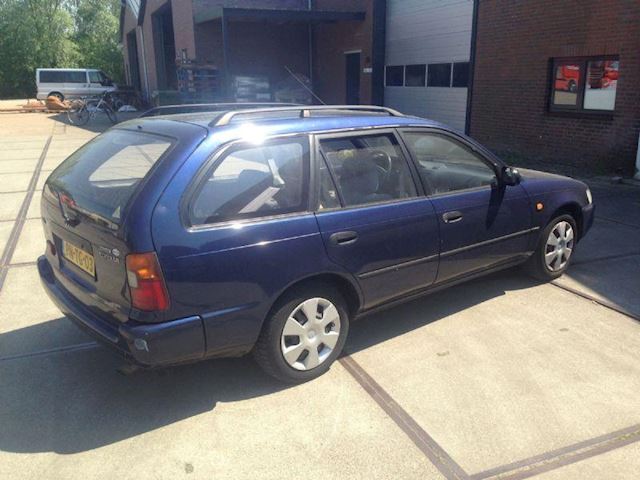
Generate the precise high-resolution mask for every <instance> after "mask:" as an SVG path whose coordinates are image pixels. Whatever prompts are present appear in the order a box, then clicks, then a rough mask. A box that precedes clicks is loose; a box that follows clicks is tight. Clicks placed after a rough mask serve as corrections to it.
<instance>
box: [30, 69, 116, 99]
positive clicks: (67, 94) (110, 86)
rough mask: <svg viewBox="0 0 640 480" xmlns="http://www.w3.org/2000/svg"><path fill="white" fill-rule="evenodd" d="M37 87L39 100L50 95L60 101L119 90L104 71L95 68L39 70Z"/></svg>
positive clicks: (37, 71)
mask: <svg viewBox="0 0 640 480" xmlns="http://www.w3.org/2000/svg"><path fill="white" fill-rule="evenodd" d="M36 86H37V87H38V94H37V98H38V99H39V100H45V99H46V98H47V97H48V96H49V95H53V96H55V97H58V98H59V99H60V100H64V99H65V98H77V97H86V96H90V95H101V94H102V93H103V92H104V91H105V90H108V91H114V90H116V89H117V86H116V85H114V83H113V81H112V80H111V79H110V78H109V77H108V76H107V75H105V73H104V72H103V71H102V70H96V69H94V68H38V69H36Z"/></svg>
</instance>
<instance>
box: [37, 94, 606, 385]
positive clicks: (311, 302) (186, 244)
mask: <svg viewBox="0 0 640 480" xmlns="http://www.w3.org/2000/svg"><path fill="white" fill-rule="evenodd" d="M203 110H206V109H203ZM41 208H42V218H43V222H44V231H45V235H46V243H47V248H46V252H45V254H44V255H43V256H41V257H40V258H39V259H38V269H39V273H40V276H41V279H42V283H43V285H44V287H45V289H46V291H47V292H48V294H49V296H50V297H51V298H52V299H53V300H54V302H55V303H56V304H57V305H58V307H59V308H60V309H61V311H62V312H63V313H64V314H65V315H66V316H67V317H68V318H70V319H71V320H72V321H74V322H75V323H76V324H77V325H79V326H80V327H81V328H83V329H85V330H86V331H87V332H89V333H90V334H91V335H93V336H94V337H96V338H97V339H98V340H100V341H101V342H102V343H104V344H105V345H107V346H110V347H112V348H113V349H115V350H116V351H117V352H119V353H120V354H122V355H123V356H124V357H125V358H126V359H127V360H128V361H129V362H131V363H133V364H135V365H139V366H146V367H152V366H166V365H175V364H180V363H186V362H194V361H199V360H203V359H207V358H212V357H222V356H240V355H244V354H246V353H248V352H252V353H253V354H254V356H255V358H256V360H257V362H258V363H259V364H260V365H261V366H262V368H263V369H264V370H265V371H266V372H268V373H269V374H271V375H273V376H275V377H276V378H278V379H280V380H282V381H286V382H301V381H306V380H309V379H311V378H314V377H317V376H318V375H320V374H322V373H323V372H325V371H326V370H328V369H329V367H330V365H331V363H332V362H333V361H334V360H335V359H336V358H337V357H338V355H339V354H340V352H341V350H342V348H343V345H344V344H345V340H346V338H347V333H348V330H349V323H350V322H351V321H352V320H354V319H355V318H356V317H358V316H360V315H362V314H364V313H368V312H371V311H374V310H377V309H379V308H381V307H383V306H388V305H389V304H392V303H396V302H401V301H405V300H408V299H412V298H415V297H416V296H419V295H423V294H425V293H429V292H434V291H437V290H439V289H441V288H443V287H447V286H450V285H454V284H456V283H459V282H462V281H466V280H469V279H471V278H475V277H477V276H480V275H485V274H487V273H489V272H493V271H496V270H499V269H503V268H507V267H511V266H515V265H518V264H524V266H525V267H526V268H527V269H528V270H529V272H531V273H532V274H533V275H535V276H536V277H538V278H540V279H543V280H549V279H553V278H555V277H557V276H559V275H561V274H562V273H563V272H564V271H565V270H566V269H567V267H568V265H569V262H570V260H571V257H572V253H573V251H574V249H575V247H576V244H577V242H578V241H579V240H580V239H581V238H582V237H583V236H584V235H585V234H586V233H587V231H588V230H589V228H590V227H591V224H592V221H593V213H594V206H593V203H592V198H591V193H590V191H589V189H588V188H587V186H586V185H585V184H584V183H582V182H579V181H576V180H573V179H569V178H565V177H561V176H557V175H552V174H548V173H542V172H537V171H531V170H521V171H520V172H519V171H517V170H516V169H514V168H512V167H509V166H506V165H505V164H504V163H503V162H502V161H501V160H500V159H498V158H497V157H496V156H494V155H493V154H492V153H491V152H490V151H488V150H487V149H485V148H483V147H482V146H481V145H479V144H478V143H476V142H475V141H473V140H472V139H470V138H468V137H466V136H464V135H462V134H460V133H458V132H456V131H454V130H452V129H450V128H448V127H446V126H444V125H441V124H439V123H436V122H433V121H429V120H424V119H420V118H415V117H410V116H404V115H402V114H400V113H398V112H396V111H394V110H391V109H388V108H383V107H366V106H286V107H282V106H281V107H273V106H265V107H260V106H255V105H254V106H252V108H249V109H243V108H236V109H232V108H230V107H229V108H226V107H219V108H218V109H217V110H216V108H215V106H212V107H211V111H199V112H195V113H194V112H192V113H174V114H171V115H156V116H151V117H149V118H140V119H136V120H131V121H128V122H125V123H122V124H120V125H117V126H115V127H113V128H111V129H110V130H108V131H107V132H105V133H103V134H102V135H99V136H98V137H96V138H95V139H94V140H92V141H91V142H89V143H87V144H86V145H85V146H83V147H82V148H80V149H79V150H78V151H76V152H75V153H74V154H72V155H71V156H70V157H69V158H68V159H67V160H65V161H64V162H63V163H62V164H61V165H60V166H59V167H58V168H57V169H56V170H55V171H54V172H52V174H51V175H50V176H49V178H48V180H47V182H46V184H45V187H44V191H43V196H42V204H41Z"/></svg>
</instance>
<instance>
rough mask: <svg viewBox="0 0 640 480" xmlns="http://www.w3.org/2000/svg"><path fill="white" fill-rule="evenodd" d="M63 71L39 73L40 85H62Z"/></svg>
mask: <svg viewBox="0 0 640 480" xmlns="http://www.w3.org/2000/svg"><path fill="white" fill-rule="evenodd" d="M64 74H65V72H64V71H63V70H45V71H41V72H40V83H64V82H65V80H64Z"/></svg>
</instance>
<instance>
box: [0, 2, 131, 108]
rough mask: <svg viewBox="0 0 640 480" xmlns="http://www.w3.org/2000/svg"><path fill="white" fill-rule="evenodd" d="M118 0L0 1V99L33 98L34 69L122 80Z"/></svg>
mask: <svg viewBox="0 0 640 480" xmlns="http://www.w3.org/2000/svg"><path fill="white" fill-rule="evenodd" d="M119 8H120V1H119V0H0V97H10V96H14V97H17V96H33V95H34V93H35V70H36V68H47V67H49V68H60V67H69V68H72V67H79V66H82V67H86V68H100V69H103V70H104V71H105V72H107V73H108V74H110V75H112V76H113V78H114V79H115V80H116V81H117V80H120V79H121V78H122V63H123V61H122V52H121V51H120V47H119V45H118V42H119V37H118V35H119V30H118V22H119Z"/></svg>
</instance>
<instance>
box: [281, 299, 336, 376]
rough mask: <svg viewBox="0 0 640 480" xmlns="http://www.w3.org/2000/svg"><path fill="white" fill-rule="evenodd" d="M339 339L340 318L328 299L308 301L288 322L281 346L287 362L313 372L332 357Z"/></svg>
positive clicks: (291, 315)
mask: <svg viewBox="0 0 640 480" xmlns="http://www.w3.org/2000/svg"><path fill="white" fill-rule="evenodd" d="M339 337H340V314H339V312H338V309H337V308H336V307H335V305H333V304H332V303H331V302H330V301H329V300H327V299H325V298H319V297H316V298H310V299H308V300H305V301H304V302H302V303H301V304H300V305H298V306H297V307H296V308H294V309H293V312H291V314H290V315H289V318H287V321H286V322H285V324H284V328H283V329H282V336H281V339H280V346H281V351H282V356H283V357H284V360H285V362H287V364H288V365H289V366H291V367H293V368H295V369H296V370H311V369H312V368H315V367H317V366H318V365H320V364H321V363H323V362H324V361H326V359H327V358H328V357H329V356H330V355H331V352H333V349H334V348H335V346H336V344H337V343H338V338H339Z"/></svg>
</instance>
